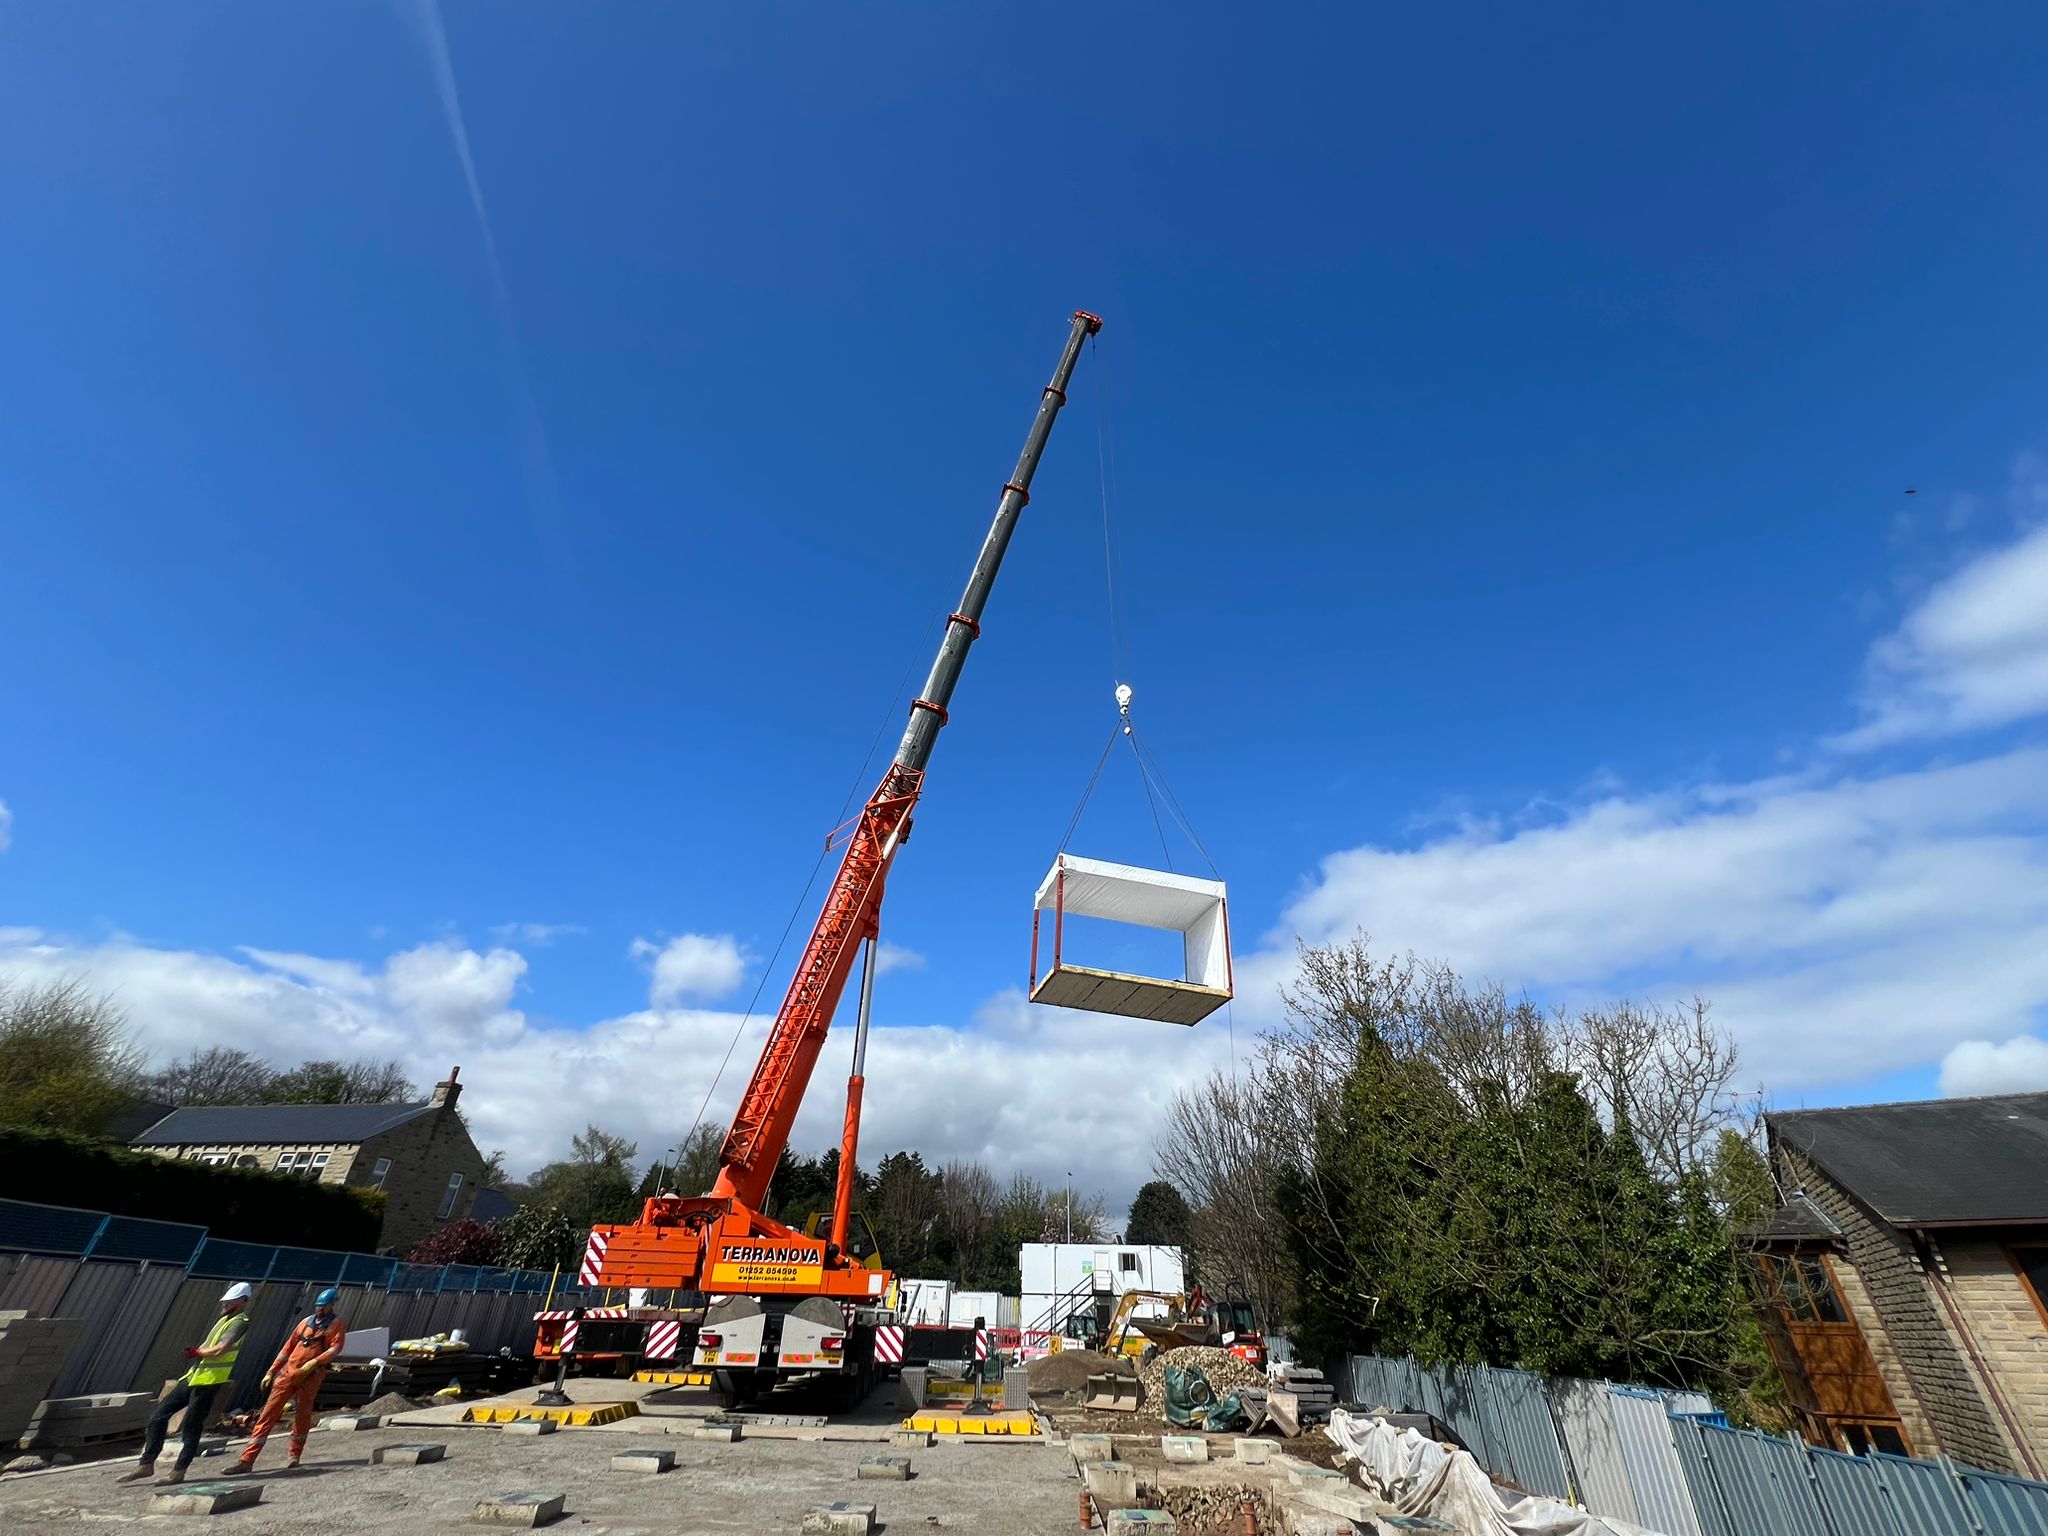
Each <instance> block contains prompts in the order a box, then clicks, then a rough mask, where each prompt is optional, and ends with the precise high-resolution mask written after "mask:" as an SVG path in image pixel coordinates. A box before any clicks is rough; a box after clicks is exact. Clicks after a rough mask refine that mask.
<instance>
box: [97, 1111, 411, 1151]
mask: <svg viewBox="0 0 2048 1536" xmlns="http://www.w3.org/2000/svg"><path fill="white" fill-rule="evenodd" d="M433 1113H434V1106H433V1105H432V1104H219V1105H211V1106H208V1107H206V1108H203V1109H174V1110H172V1111H171V1112H170V1113H169V1114H168V1115H166V1116H164V1118H163V1119H161V1120H159V1121H157V1123H156V1124H155V1125H152V1126H151V1127H150V1128H149V1129H148V1130H146V1131H144V1132H143V1133H142V1134H141V1135H140V1136H137V1137H136V1138H135V1140H134V1141H133V1142H132V1143H131V1145H133V1146H138V1147H193V1146H209V1145H212V1146H267V1147H282V1146H303V1145H305V1144H306V1143H308V1142H322V1141H332V1142H351V1143H353V1142H363V1141H368V1140H369V1139H370V1138H371V1137H372V1136H375V1135H378V1134H379V1133H381V1132H384V1131H388V1130H390V1129H391V1128H392V1127H393V1126H399V1125H403V1124H405V1122H406V1121H408V1120H415V1119H417V1118H419V1116H421V1115H431V1114H433Z"/></svg>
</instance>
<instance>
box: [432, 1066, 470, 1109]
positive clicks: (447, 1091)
mask: <svg viewBox="0 0 2048 1536" xmlns="http://www.w3.org/2000/svg"><path fill="white" fill-rule="evenodd" d="M461 1071H462V1068H460V1067H450V1068H449V1069H448V1081H447V1082H445V1083H436V1084H434V1096H433V1097H432V1098H430V1099H428V1100H427V1102H428V1103H429V1104H431V1105H432V1106H433V1107H434V1108H436V1109H453V1108H454V1107H455V1101H456V1100H457V1099H459V1098H461V1097H462V1084H460V1083H458V1082H457V1081H456V1080H455V1079H456V1077H457V1076H458V1075H460V1073H461Z"/></svg>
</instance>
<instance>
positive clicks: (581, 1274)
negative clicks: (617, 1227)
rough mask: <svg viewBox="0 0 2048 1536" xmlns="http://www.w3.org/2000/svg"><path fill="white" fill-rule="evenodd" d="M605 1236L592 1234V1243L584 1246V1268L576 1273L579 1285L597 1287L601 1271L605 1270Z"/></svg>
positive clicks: (598, 1233)
mask: <svg viewBox="0 0 2048 1536" xmlns="http://www.w3.org/2000/svg"><path fill="white" fill-rule="evenodd" d="M605 1247H606V1243H605V1236H604V1234H603V1233H602V1232H592V1233H591V1234H590V1241H589V1242H587V1243H585V1244H584V1245H583V1267H582V1268H581V1269H579V1270H577V1271H576V1283H577V1284H578V1285H595V1284H597V1276H598V1273H599V1271H600V1270H602V1269H603V1268H604V1250H605Z"/></svg>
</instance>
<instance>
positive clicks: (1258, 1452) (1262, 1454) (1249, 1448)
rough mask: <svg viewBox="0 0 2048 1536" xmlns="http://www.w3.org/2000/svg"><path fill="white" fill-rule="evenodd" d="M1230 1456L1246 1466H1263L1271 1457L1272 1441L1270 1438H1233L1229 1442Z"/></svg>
mask: <svg viewBox="0 0 2048 1536" xmlns="http://www.w3.org/2000/svg"><path fill="white" fill-rule="evenodd" d="M1230 1456H1231V1459H1232V1460H1233V1461H1241V1462H1243V1463H1244V1464H1245V1465H1246V1466H1248V1467H1263V1466H1264V1465H1265V1464H1266V1463H1267V1462H1269V1461H1271V1460H1272V1459H1273V1442H1272V1441H1270V1440H1233V1441H1231V1442H1230Z"/></svg>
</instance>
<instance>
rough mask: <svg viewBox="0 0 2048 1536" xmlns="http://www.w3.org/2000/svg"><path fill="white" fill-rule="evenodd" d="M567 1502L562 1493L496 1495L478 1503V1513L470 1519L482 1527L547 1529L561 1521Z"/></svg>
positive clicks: (479, 1500) (565, 1496) (566, 1497)
mask: <svg viewBox="0 0 2048 1536" xmlns="http://www.w3.org/2000/svg"><path fill="white" fill-rule="evenodd" d="M568 1502H569V1499H568V1496H567V1495H566V1494H560V1493H494V1494H492V1495H491V1496H490V1497H489V1498H484V1499H478V1500H477V1501H476V1512H475V1513H474V1514H472V1515H471V1516H470V1517H469V1518H470V1519H472V1520H474V1521H476V1522H478V1523H479V1524H482V1525H517V1526H525V1527H532V1526H536V1525H546V1524H547V1523H548V1522H549V1521H550V1520H559V1519H561V1518H562V1507H563V1506H564V1505H565V1504H567V1503H568Z"/></svg>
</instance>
